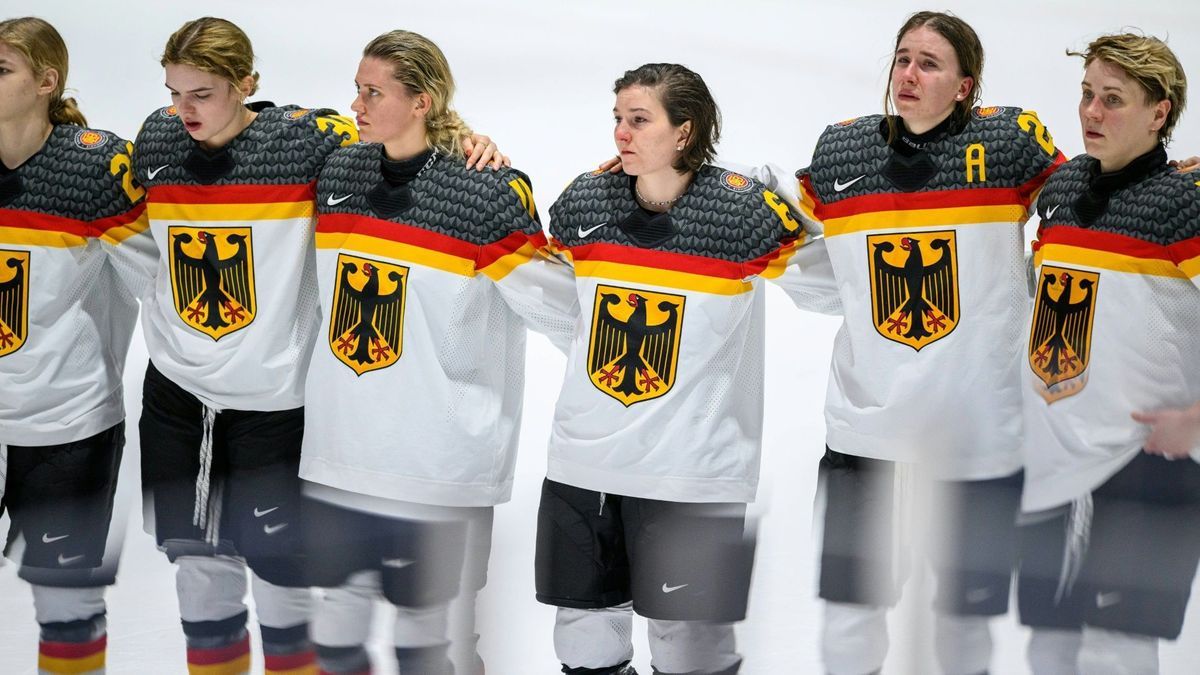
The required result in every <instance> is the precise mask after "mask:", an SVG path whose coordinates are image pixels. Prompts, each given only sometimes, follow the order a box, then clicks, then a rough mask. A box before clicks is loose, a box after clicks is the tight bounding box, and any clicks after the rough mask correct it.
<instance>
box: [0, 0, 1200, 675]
mask: <svg viewBox="0 0 1200 675" xmlns="http://www.w3.org/2000/svg"><path fill="white" fill-rule="evenodd" d="M945 4H947V5H949V6H950V9H952V10H953V11H955V12H956V13H958V14H959V15H960V16H962V17H963V18H964V19H966V20H967V21H968V22H970V23H971V24H972V25H973V26H974V27H975V29H976V30H977V31H978V32H979V34H980V37H981V39H982V41H983V44H984V47H985V48H986V49H987V62H986V66H985V72H984V74H985V77H984V81H983V85H984V88H983V92H984V103H985V104H997V105H1013V106H1023V107H1026V108H1032V109H1034V110H1037V111H1038V112H1039V113H1040V116H1041V119H1042V120H1043V121H1044V122H1046V124H1047V125H1048V126H1049V128H1050V129H1051V131H1052V132H1054V133H1055V140H1056V141H1057V143H1058V144H1059V146H1060V147H1061V148H1062V149H1063V150H1064V151H1065V152H1066V153H1067V154H1068V155H1069V156H1073V155H1075V154H1078V153H1080V152H1082V143H1081V141H1080V133H1079V126H1078V122H1077V116H1076V112H1075V106H1076V103H1077V101H1078V90H1079V87H1078V82H1079V79H1080V74H1081V63H1080V61H1079V60H1078V59H1076V58H1070V57H1067V56H1065V55H1064V53H1063V52H1064V50H1065V49H1067V48H1072V49H1079V48H1082V47H1084V46H1085V45H1086V44H1087V42H1088V41H1089V40H1090V39H1091V38H1093V37H1095V36H1097V35H1099V34H1101V33H1104V32H1112V31H1115V30H1118V29H1121V28H1125V27H1136V28H1139V29H1141V30H1143V31H1144V32H1146V33H1150V34H1154V35H1158V36H1160V37H1166V38H1167V39H1168V42H1169V43H1170V44H1171V46H1172V47H1173V48H1174V50H1175V52H1176V54H1177V55H1178V56H1179V58H1180V60H1181V61H1182V62H1183V64H1184V66H1185V68H1190V69H1191V72H1192V75H1193V78H1194V81H1196V80H1198V79H1200V46H1198V45H1197V44H1196V42H1195V38H1196V36H1197V35H1198V34H1200V33H1198V30H1200V3H1196V2H1191V1H1185V0H1141V1H1140V2H1136V3H1134V2H1128V1H1127V0H1122V1H1119V2H1118V1H1116V0H1090V1H1088V2H1066V1H1062V0H1059V1H1052V2H1036V3H1035V2H1029V1H1027V0H1014V1H1012V2H991V3H977V2H948V3H945ZM941 8H942V7H941V6H939V7H936V9H941ZM919 9H924V8H923V7H920V6H918V5H910V4H907V3H897V2H885V1H884V0H874V1H872V2H855V1H852V0H843V1H842V2H826V3H819V4H818V3H812V2H807V1H806V2H782V1H778V2H769V1H766V0H757V1H743V2H724V3H717V2H710V1H708V0H693V1H691V2H685V1H662V0H656V1H644V2H639V3H626V2H594V1H582V0H575V1H571V2H565V1H560V2H553V1H551V0H537V1H533V2H509V3H497V2H493V3H468V2H451V1H443V2H441V3H432V2H431V3H416V2H378V1H365V0H359V1H357V2H352V3H351V2H312V1H307V0H297V1H295V2H283V1H277V0H258V1H255V2H251V1H247V0H243V1H241V2H231V1H226V0H221V1H209V2H204V3H181V2H162V1H161V0H160V1H159V2H150V1H147V0H132V1H129V2H79V1H69V0H38V1H31V0H6V2H5V3H4V5H3V8H2V9H0V16H4V17H9V16H22V15H29V14H32V15H37V16H41V17H43V18H46V19H48V20H49V21H50V22H51V23H53V24H54V25H55V26H56V27H57V28H58V29H59V31H60V32H61V33H62V34H63V36H64V38H65V39H66V41H67V44H68V45H69V47H70V50H71V56H72V62H71V72H70V81H69V86H70V87H71V88H72V89H73V90H74V94H75V95H76V97H77V98H78V100H79V103H80V106H81V107H82V109H83V111H84V113H85V114H86V115H87V117H88V119H89V122H90V123H91V124H92V125H94V126H97V127H101V128H108V129H111V130H113V131H115V132H117V133H119V134H120V135H122V136H126V137H129V138H132V137H133V135H134V134H135V133H136V132H137V128H138V125H139V124H140V122H141V120H142V119H144V117H145V116H146V114H147V113H148V112H150V111H151V110H152V109H154V108H156V107H158V106H161V105H166V104H167V103H168V102H169V101H168V98H167V91H166V89H165V88H164V86H163V77H162V69H161V68H160V67H159V64H158V60H159V57H160V55H161V51H162V46H163V44H164V43H165V41H166V38H167V36H168V35H169V34H170V33H171V32H173V31H174V30H175V29H176V28H178V26H179V25H180V24H181V23H182V22H184V21H186V20H188V19H191V18H195V17H196V16H198V15H201V14H210V15H214V16H221V17H225V18H228V19H231V20H233V21H234V22H235V23H237V24H239V25H240V26H241V27H242V28H243V29H244V30H245V31H246V32H247V33H248V34H249V35H250V37H251V39H252V40H253V42H254V45H255V48H256V51H257V53H258V70H259V72H261V73H262V81H261V84H262V88H261V91H260V94H259V96H258V98H263V99H269V100H273V101H275V102H276V103H280V104H283V103H297V104H302V105H305V106H328V107H335V108H338V109H339V110H341V111H343V112H348V109H349V105H350V101H351V99H352V96H353V88H352V85H353V77H354V72H355V69H356V66H357V62H358V59H359V54H360V53H361V49H362V46H363V45H365V44H366V43H367V41H368V40H370V39H371V38H372V37H374V36H375V35H377V34H379V33H381V32H383V31H385V30H390V29H393V28H406V29H409V30H415V31H417V32H420V33H422V34H424V35H426V36H428V37H430V38H431V39H433V40H434V41H435V42H437V43H438V44H439V45H440V46H441V47H442V49H443V50H444V51H445V53H446V55H447V57H448V59H449V60H450V63H451V66H452V67H453V70H454V73H455V76H456V78H457V81H458V85H459V93H458V96H457V97H456V106H455V107H456V108H457V109H458V110H459V111H460V113H461V114H462V115H463V117H464V118H466V120H467V121H468V122H469V123H470V124H471V125H472V126H473V127H474V128H476V129H477V130H479V131H482V132H485V133H487V134H490V135H491V136H492V137H493V138H494V139H496V140H497V141H498V142H499V144H500V145H501V147H502V148H503V149H504V151H505V152H507V153H508V154H509V155H511V156H512V158H513V162H514V164H515V166H517V167H518V168H521V169H522V170H524V171H525V172H527V173H528V174H529V175H530V176H531V177H532V179H533V185H534V189H535V192H536V194H537V195H538V196H539V198H540V202H541V207H542V213H543V214H545V212H546V210H547V208H548V206H549V204H550V203H551V202H552V201H553V199H554V198H555V197H556V196H557V194H558V191H559V190H560V189H561V188H562V187H563V186H564V185H565V184H566V183H567V181H568V180H570V178H571V177H573V176H574V175H576V174H577V173H579V172H581V171H583V170H586V169H589V168H591V167H592V166H594V165H595V164H596V163H597V162H599V161H600V160H602V159H604V158H606V157H608V156H610V155H611V154H612V152H613V146H612V137H611V114H610V110H611V107H612V95H611V86H612V82H613V80H614V79H616V78H617V77H618V76H619V75H620V74H621V73H622V72H623V71H624V70H626V69H627V68H632V67H636V66H638V65H640V64H642V63H646V62H653V61H672V62H679V63H683V64H685V65H687V66H689V67H691V68H692V69H694V70H696V71H697V72H699V73H700V74H701V75H703V76H704V78H705V80H706V81H707V82H708V85H709V87H710V88H711V89H712V91H713V94H714V95H715V97H716V99H717V101H718V103H719V104H720V105H721V109H722V112H723V113H724V119H725V127H724V131H725V133H724V137H723V142H722V143H721V146H720V149H721V151H722V156H723V157H725V158H728V159H729V160H731V161H738V162H744V163H755V164H757V163H762V162H768V161H769V162H774V163H776V164H779V165H780V166H782V167H785V168H787V169H795V168H799V167H801V166H804V165H806V164H807V163H808V160H809V157H810V154H811V152H812V147H813V144H814V142H815V141H816V139H817V136H818V135H819V133H820V132H821V130H822V129H823V128H824V127H825V125H827V124H829V123H831V122H836V121H839V120H842V119H845V118H848V117H853V116H857V115H861V114H867V113H873V112H878V111H880V109H881V106H882V100H883V88H884V84H885V82H886V70H887V67H888V64H889V56H890V52H891V47H892V43H893V40H894V31H895V30H896V29H897V28H898V27H899V25H900V24H901V23H902V22H903V20H904V18H905V17H906V16H907V15H908V14H909V13H911V12H912V11H916V10H919ZM1189 39H1190V40H1192V41H1191V42H1188V40H1189ZM1196 105H1200V102H1197V103H1196ZM1176 139H1177V140H1176V142H1175V143H1174V145H1173V146H1172V148H1171V154H1172V156H1186V155H1191V154H1200V116H1198V115H1196V114H1193V115H1187V114H1185V115H1184V118H1183V121H1182V123H1181V124H1180V126H1179V127H1178V130H1177V132H1176ZM771 293H772V295H771V296H770V298H769V305H770V310H769V312H770V318H769V329H768V345H767V347H768V352H767V358H768V375H767V381H766V388H767V393H768V399H767V407H766V436H765V439H764V456H763V481H762V485H761V488H760V490H759V500H758V503H757V504H756V505H755V507H754V512H755V513H756V514H757V515H758V516H759V517H760V518H761V520H760V535H761V540H760V547H759V554H758V562H757V567H756V574H755V587H754V592H753V597H752V602H751V607H750V616H749V619H748V620H747V621H746V622H745V624H744V625H743V628H742V629H741V632H740V636H741V638H740V639H741V648H742V651H743V653H745V654H746V656H747V660H746V667H745V669H744V672H746V673H751V674H757V673H771V674H775V673H817V672H820V667H819V665H818V663H819V662H818V653H817V642H816V637H817V629H818V616H819V613H818V607H819V606H818V604H817V603H816V601H815V600H814V583H813V565H812V558H813V555H814V547H813V545H812V542H811V539H810V537H811V525H810V523H811V514H812V498H813V493H814V486H815V468H816V462H817V459H818V458H819V456H820V453H821V451H822V448H823V431H822V418H821V413H820V410H821V406H822V401H823V398H824V388H825V381H826V374H827V368H828V360H829V354H830V345H831V341H832V337H833V333H834V331H835V330H836V327H837V322H836V321H834V320H831V319H828V318H825V317H817V316H814V315H810V314H805V313H801V312H798V311H796V310H794V309H793V308H792V307H791V306H790V304H789V303H788V302H787V300H786V299H785V298H784V297H783V296H782V294H780V293H777V292H776V291H775V290H774V289H773V290H772V291H771ZM562 363H563V362H562V358H561V356H559V355H558V353H557V352H555V351H554V350H553V349H552V348H551V347H550V346H549V343H547V342H546V341H545V340H543V339H541V338H540V337H534V338H531V340H530V347H529V363H528V377H527V380H528V386H527V393H526V415H525V424H524V436H523V441H522V448H521V453H522V454H521V458H520V461H519V464H518V467H517V480H516V489H515V494H514V498H513V501H512V503H510V504H507V505H504V506H502V507H500V508H499V509H497V521H496V536H495V546H494V550H493V555H492V561H491V572H490V579H491V581H490V583H489V586H488V588H487V589H486V590H485V592H484V594H483V596H482V598H481V617H482V620H481V625H480V627H479V631H480V632H481V633H482V634H483V643H482V650H483V653H484V656H485V659H486V660H487V662H488V666H489V672H490V673H497V674H499V675H515V674H524V673H550V672H557V661H556V660H555V658H554V655H553V648H552V645H551V641H550V630H551V625H552V620H553V610H551V609H550V608H547V607H544V606H540V605H538V604H537V603H536V602H535V601H534V599H533V590H532V586H533V574H532V551H533V534H534V522H535V521H534V518H535V513H536V507H537V494H538V488H539V485H540V480H541V477H542V476H543V475H544V470H545V441H546V436H547V432H548V428H549V419H550V412H551V409H552V407H553V404H554V396H555V394H556V392H557V388H558V385H559V379H560V377H561V374H562ZM145 364H146V353H145V347H144V345H143V344H142V342H141V338H140V335H138V336H137V337H136V338H135V342H134V345H133V348H132V350H131V353H130V357H129V368H128V369H127V376H126V382H127V385H128V386H127V392H126V399H127V401H128V410H129V419H130V423H131V426H130V429H129V432H130V433H129V436H130V438H129V443H128V445H127V447H126V461H125V464H124V466H123V474H122V478H121V480H122V485H121V487H122V492H121V504H122V506H123V507H124V511H123V513H124V514H127V515H128V516H129V518H128V527H127V537H126V542H125V543H126V546H125V553H124V559H123V561H122V568H121V575H120V579H119V583H118V586H117V587H116V588H115V589H113V590H112V591H111V592H110V595H109V633H110V638H109V672H111V673H183V672H185V668H184V650H183V640H182V635H181V633H180V629H179V623H178V615H177V608H176V601H175V596H174V587H173V581H172V575H173V570H172V568H171V566H170V565H169V564H168V563H167V562H166V560H165V557H164V556H162V555H161V554H159V553H157V552H156V551H155V549H154V547H153V543H152V541H151V539H150V537H149V536H148V535H146V534H144V533H143V532H142V531H141V516H140V512H139V503H140V502H139V497H138V494H137V492H138V491H137V482H138V464H137V458H138V442H137V433H136V431H135V429H136V420H137V416H138V410H139V403H138V401H139V400H140V394H141V378H142V374H143V371H144V368H145ZM6 395H8V394H6ZM964 395H967V394H964ZM911 590H912V589H910V591H911ZM913 595H915V593H912V592H910V593H909V594H908V596H907V605H906V608H905V609H907V610H909V611H908V612H907V614H906V615H903V616H898V617H897V620H895V621H894V622H893V625H894V627H896V628H897V629H898V630H902V631H903V632H897V635H896V637H895V638H894V639H893V649H892V654H891V657H890V659H889V666H888V668H889V670H888V672H889V673H925V672H933V670H932V669H931V667H929V666H928V665H922V664H923V663H924V661H923V659H925V658H926V657H927V648H926V647H924V646H921V645H923V644H924V643H923V642H922V640H923V639H924V638H920V639H910V637H908V636H909V635H917V636H921V635H923V634H924V633H923V631H922V629H923V628H924V627H925V626H926V623H925V619H923V618H920V615H919V613H915V612H912V611H911V610H912V609H913V608H920V607H923V606H924V601H920V600H916V601H914V600H913V598H912V596H913ZM1193 604H1194V605H1195V604H1200V603H1193ZM1197 613H1198V612H1197V611H1196V609H1195V608H1193V612H1192V618H1191V619H1190V620H1189V623H1188V624H1187V625H1186V626H1185V629H1184V635H1183V637H1182V638H1180V640H1179V641H1178V642H1177V643H1176V644H1174V645H1170V646H1166V647H1164V649H1163V672H1164V673H1167V674H1183V673H1192V672H1195V665H1194V664H1195V663H1196V660H1197V657H1200V619H1197V618H1196V616H1195V615H1196V614H1197ZM36 639H37V633H36V626H35V624H34V622H33V618H32V608H31V602H30V598H29V593H28V589H27V587H25V586H24V585H23V584H22V583H21V582H19V581H18V580H17V579H16V577H15V569H14V566H13V565H11V564H10V565H8V566H7V567H5V568H3V569H0V672H3V673H32V672H35V670H34V663H35V653H36ZM1024 640H1025V635H1024V633H1023V632H1022V631H1021V629H1019V628H1017V627H1016V626H1015V622H1014V621H1013V620H1011V619H1008V620H1007V621H1006V622H1005V623H1004V624H1003V626H1002V628H1001V630H1000V631H999V633H998V642H997V655H996V659H995V661H994V662H993V668H992V672H994V673H1002V674H1007V673H1023V672H1025V669H1024V666H1023V661H1022V653H1021V652H1022V649H1023V646H1024ZM385 643H386V638H384V637H383V636H382V635H380V637H379V639H378V640H377V647H379V646H382V645H384V644H385ZM913 644H916V645H917V646H916V647H913V646H912V645H913ZM638 648H639V654H638V657H637V659H636V661H635V664H636V665H637V666H638V668H639V670H640V671H641V672H642V673H648V672H649V671H650V669H649V665H648V660H647V655H646V651H645V649H644V645H642V644H639V646H638ZM377 651H382V650H379V649H377ZM1189 664H1190V665H1189Z"/></svg>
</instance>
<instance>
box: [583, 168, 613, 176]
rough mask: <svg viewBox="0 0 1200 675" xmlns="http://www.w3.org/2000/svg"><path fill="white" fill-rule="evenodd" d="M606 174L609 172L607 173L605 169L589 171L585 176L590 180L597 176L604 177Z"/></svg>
mask: <svg viewBox="0 0 1200 675" xmlns="http://www.w3.org/2000/svg"><path fill="white" fill-rule="evenodd" d="M606 173H608V172H607V171H605V170H604V169H592V170H591V171H589V172H587V173H585V174H583V175H584V176H586V177H588V178H595V177H597V176H603V175H604V174H606Z"/></svg>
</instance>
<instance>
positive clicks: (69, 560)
mask: <svg viewBox="0 0 1200 675" xmlns="http://www.w3.org/2000/svg"><path fill="white" fill-rule="evenodd" d="M81 559H83V554H82V553H80V554H79V555H73V556H71V557H70V558H66V557H63V554H61V553H59V554H58V564H59V565H70V564H71V563H73V562H75V561H76V560H81Z"/></svg>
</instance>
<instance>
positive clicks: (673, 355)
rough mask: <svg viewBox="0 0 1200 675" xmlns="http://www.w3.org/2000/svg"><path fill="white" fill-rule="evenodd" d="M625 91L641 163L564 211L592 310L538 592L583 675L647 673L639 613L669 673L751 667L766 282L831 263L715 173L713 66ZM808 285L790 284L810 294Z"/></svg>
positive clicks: (542, 525) (559, 421)
mask: <svg viewBox="0 0 1200 675" xmlns="http://www.w3.org/2000/svg"><path fill="white" fill-rule="evenodd" d="M614 93H615V94H616V105H615V107H614V109H613V113H614V116H615V122H616V126H615V129H614V140H615V142H616V146H617V150H618V151H619V153H620V159H621V160H622V162H623V172H621V173H608V172H605V171H603V170H597V171H593V172H589V173H586V174H583V175H581V176H579V177H578V178H576V179H575V180H574V181H573V182H572V183H571V185H570V186H569V187H568V188H567V190H566V191H565V192H564V193H563V194H562V196H560V197H559V199H558V201H557V202H556V203H555V204H554V206H553V207H552V208H551V217H552V220H551V223H550V232H551V235H552V242H551V243H552V246H553V248H554V249H555V250H556V251H557V252H558V253H559V254H560V255H562V256H563V257H564V258H566V259H568V260H570V261H572V263H573V267H574V273H575V289H574V293H575V294H576V297H577V298H578V303H579V306H580V308H581V310H580V311H581V318H580V321H579V322H578V323H577V326H576V331H575V334H574V336H573V339H572V341H571V345H570V351H569V354H568V362H567V372H566V378H565V381H564V382H563V385H562V390H561V393H560V395H559V399H558V403H557V406H556V409H555V415H554V426H553V428H552V430H551V439H550V457H549V465H548V475H547V479H546V481H545V483H544V485H543V488H542V500H541V505H540V508H539V513H538V532H537V552H536V568H537V569H536V584H537V597H538V600H540V601H541V602H544V603H547V604H552V605H556V606H558V608H559V609H558V613H557V619H556V623H555V630H554V644H555V650H556V653H557V655H558V657H559V659H560V660H561V661H562V662H563V671H564V672H568V673H588V674H597V675H600V674H615V673H622V674H624V673H632V672H633V668H632V667H631V666H630V665H628V664H629V661H630V659H631V657H632V654H633V648H632V644H631V635H630V631H631V612H632V611H636V612H638V613H639V614H641V615H642V616H645V617H647V618H648V619H649V623H650V647H651V658H652V661H653V667H654V668H655V672H660V673H733V672H737V670H738V668H739V666H740V662H741V659H740V657H739V656H738V655H737V652H736V648H735V645H734V634H733V622H736V621H739V620H741V619H742V618H743V616H744V613H745V605H746V593H747V590H748V586H749V581H750V558H751V555H752V548H753V542H752V541H747V540H746V539H745V538H744V533H743V529H744V525H745V504H746V502H748V501H750V500H752V499H753V498H754V495H755V490H756V487H757V482H758V466H759V454H760V446H761V433H762V409H763V390H762V378H763V367H764V364H763V328H764V294H765V290H764V285H763V279H764V278H765V279H775V280H777V281H778V280H779V278H780V277H781V275H784V273H785V268H786V270H787V271H788V272H791V271H794V270H807V265H808V264H810V263H811V264H812V265H818V264H819V263H820V259H819V257H818V258H816V259H813V260H810V253H809V248H808V247H802V246H803V244H804V243H805V240H806V234H805V232H804V231H803V230H802V229H801V226H800V221H799V214H797V213H796V212H795V211H794V210H793V209H792V207H790V206H789V205H788V204H787V203H786V202H784V201H782V200H781V199H780V198H779V197H778V196H777V195H776V194H775V193H774V192H772V191H770V190H767V189H765V188H764V186H763V185H762V184H760V183H758V182H757V181H755V180H752V179H750V178H747V177H745V176H743V175H741V174H738V173H734V172H732V171H727V170H723V169H721V168H719V167H716V166H712V165H711V164H709V162H710V161H711V160H712V158H713V156H714V154H715V146H716V142H717V139H718V137H719V127H720V114H719V112H718V110H717V106H716V103H715V102H714V101H713V99H712V96H711V95H710V93H709V90H708V88H707V86H706V85H705V83H704V81H703V80H702V79H701V78H700V76H699V75H697V74H696V73H694V72H692V71H690V70H688V69H687V68H684V67H683V66H679V65H675V64H648V65H644V66H642V67H640V68H637V69H635V70H630V71H628V72H626V73H625V74H624V76H622V77H621V78H620V79H619V80H617V81H616V83H615V86H614ZM818 253H819V249H818ZM818 278H819V279H823V278H824V277H822V276H820V275H818ZM802 287H803V284H798V285H797V286H796V287H793V288H791V289H790V290H792V291H793V292H794V293H796V295H795V296H794V297H795V298H797V302H801V298H802V297H803V293H802V292H801V289H802ZM810 294H811V297H815V298H818V299H821V300H823V299H825V298H828V297H830V296H832V295H833V289H832V287H824V288H820V289H816V290H811V291H810Z"/></svg>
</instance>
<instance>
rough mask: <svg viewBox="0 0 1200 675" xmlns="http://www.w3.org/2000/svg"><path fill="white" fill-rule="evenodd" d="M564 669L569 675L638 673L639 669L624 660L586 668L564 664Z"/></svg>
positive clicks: (623, 674) (622, 674)
mask: <svg viewBox="0 0 1200 675" xmlns="http://www.w3.org/2000/svg"><path fill="white" fill-rule="evenodd" d="M562 671H563V672H564V673H567V675H637V671H636V670H634V669H633V666H631V665H629V662H628V661H622V662H621V663H618V664H617V665H615V666H608V667H606V668H584V667H582V666H580V667H579V668H568V667H567V666H566V665H565V664H564V665H563V667H562Z"/></svg>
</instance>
